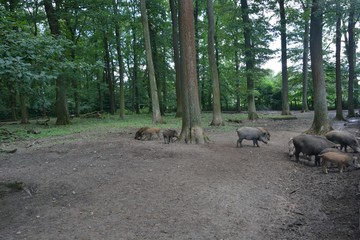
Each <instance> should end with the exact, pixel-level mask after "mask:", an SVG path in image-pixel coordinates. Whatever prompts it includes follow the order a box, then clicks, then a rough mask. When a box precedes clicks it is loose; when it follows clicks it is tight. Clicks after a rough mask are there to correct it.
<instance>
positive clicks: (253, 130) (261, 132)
mask: <svg viewBox="0 0 360 240" xmlns="http://www.w3.org/2000/svg"><path fill="white" fill-rule="evenodd" d="M236 132H237V134H238V136H239V139H238V140H237V144H236V147H239V145H240V147H242V144H241V142H242V140H244V139H246V140H252V141H253V144H254V146H255V144H256V146H257V147H259V143H258V141H259V140H260V141H262V142H264V143H266V144H267V142H268V140H270V133H269V132H268V131H267V130H266V129H264V128H257V127H241V128H238V129H237V130H236Z"/></svg>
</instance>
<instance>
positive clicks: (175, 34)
mask: <svg viewBox="0 0 360 240" xmlns="http://www.w3.org/2000/svg"><path fill="white" fill-rule="evenodd" d="M169 3H170V10H171V22H172V45H173V50H174V65H175V72H176V73H175V74H176V80H175V84H176V86H175V87H176V115H175V116H176V117H181V116H182V100H181V97H182V96H181V70H180V54H179V32H178V11H177V9H176V5H175V2H174V0H169Z"/></svg>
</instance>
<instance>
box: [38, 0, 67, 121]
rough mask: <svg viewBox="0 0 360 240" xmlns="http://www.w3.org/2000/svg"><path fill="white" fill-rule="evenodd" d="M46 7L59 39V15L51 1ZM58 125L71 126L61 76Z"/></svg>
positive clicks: (59, 82) (52, 31)
mask: <svg viewBox="0 0 360 240" xmlns="http://www.w3.org/2000/svg"><path fill="white" fill-rule="evenodd" d="M44 7H45V12H46V17H47V19H48V22H49V26H50V32H51V34H52V35H53V36H54V37H59V36H60V34H61V32H60V24H59V19H58V15H57V13H56V12H55V9H54V7H53V5H52V1H51V0H44ZM55 105H56V117H57V119H56V125H67V124H70V116H69V111H68V106H67V96H66V79H65V77H64V76H63V75H62V74H60V75H59V76H58V77H57V79H56V104H55Z"/></svg>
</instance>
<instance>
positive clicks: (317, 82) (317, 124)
mask: <svg viewBox="0 0 360 240" xmlns="http://www.w3.org/2000/svg"><path fill="white" fill-rule="evenodd" d="M322 24H323V2H322V0H313V1H312V7H311V22H310V56H311V70H312V79H313V87H314V120H313V123H312V126H311V129H310V130H311V131H313V132H315V133H324V132H328V131H329V130H330V129H331V126H330V123H329V117H328V109H327V101H326V88H325V78H324V69H323V50H322Z"/></svg>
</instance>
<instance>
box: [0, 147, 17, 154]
mask: <svg viewBox="0 0 360 240" xmlns="http://www.w3.org/2000/svg"><path fill="white" fill-rule="evenodd" d="M16 151H17V148H14V149H11V150H6V149H1V148H0V152H3V153H15V152H16Z"/></svg>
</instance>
